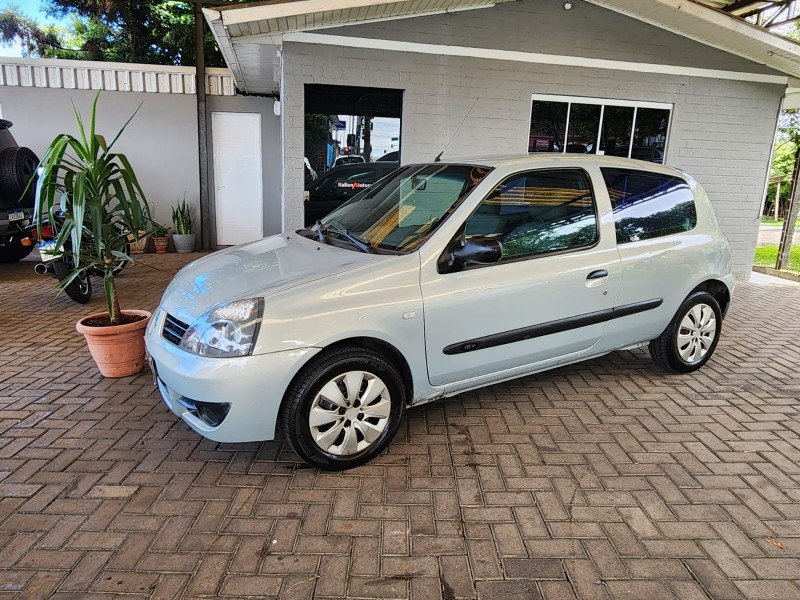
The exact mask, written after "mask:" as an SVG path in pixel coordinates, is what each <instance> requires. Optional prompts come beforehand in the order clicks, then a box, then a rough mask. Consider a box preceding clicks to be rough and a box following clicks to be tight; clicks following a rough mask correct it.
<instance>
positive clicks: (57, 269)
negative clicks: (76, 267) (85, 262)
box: [53, 259, 92, 304]
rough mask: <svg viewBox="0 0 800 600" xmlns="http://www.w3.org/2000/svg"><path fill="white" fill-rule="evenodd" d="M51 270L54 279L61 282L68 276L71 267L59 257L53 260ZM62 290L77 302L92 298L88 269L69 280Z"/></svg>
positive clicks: (84, 302) (80, 302)
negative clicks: (54, 276) (54, 275)
mask: <svg viewBox="0 0 800 600" xmlns="http://www.w3.org/2000/svg"><path fill="white" fill-rule="evenodd" d="M53 272H54V273H55V274H56V279H58V281H59V282H62V281H64V280H65V279H67V278H68V277H69V276H70V274H71V273H72V269H71V268H70V267H69V265H67V263H66V262H64V261H63V260H60V259H59V260H54V261H53ZM64 291H65V292H66V294H67V296H69V297H70V298H72V300H74V301H75V302H77V303H78V304H86V303H87V302H89V300H91V299H92V280H91V279H90V278H89V273H88V271H84V272H83V273H81V274H80V276H79V277H76V278H75V279H73V280H72V281H70V282H69V285H67V286H66V287H65V288H64Z"/></svg>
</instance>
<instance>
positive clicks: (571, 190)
mask: <svg viewBox="0 0 800 600" xmlns="http://www.w3.org/2000/svg"><path fill="white" fill-rule="evenodd" d="M466 235H467V237H472V236H475V235H481V236H490V237H494V238H496V239H498V240H499V241H500V243H501V244H502V245H503V258H502V260H501V262H502V261H504V260H508V259H515V258H519V257H522V256H530V255H536V254H544V253H547V252H557V251H563V250H570V249H573V248H581V247H585V246H590V245H592V244H594V243H595V242H596V241H597V218H596V213H595V207H594V199H593V196H592V189H591V185H590V183H589V176H588V175H587V174H586V172H585V171H583V170H580V169H559V170H553V171H532V172H530V173H525V174H524V175H515V176H514V177H512V178H511V179H507V180H506V181H505V182H503V183H501V184H499V185H498V186H497V187H496V188H495V189H494V190H492V192H491V193H490V194H489V195H488V196H487V197H486V199H485V200H484V201H483V202H482V203H481V205H480V206H479V207H478V209H477V210H476V211H475V212H474V213H473V214H472V216H471V217H470V218H469V219H468V220H467V224H466Z"/></svg>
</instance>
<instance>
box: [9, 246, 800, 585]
mask: <svg viewBox="0 0 800 600" xmlns="http://www.w3.org/2000/svg"><path fill="white" fill-rule="evenodd" d="M185 260H186V257H185V256H182V255H175V254H172V255H168V256H166V257H159V256H155V255H146V256H144V257H143V258H142V259H141V260H140V262H139V264H137V265H135V266H134V267H131V268H130V269H129V270H128V272H126V273H125V274H124V275H123V276H122V277H121V279H120V288H121V293H122V297H123V305H125V306H129V307H138V308H152V307H154V306H155V304H156V303H157V301H158V298H159V296H160V294H161V292H162V290H163V289H164V286H165V284H166V282H167V281H168V280H169V278H170V276H171V274H172V273H173V272H174V271H175V270H176V269H177V268H178V267H179V266H180V265H181V264H183V262H185ZM31 267H32V263H31V262H29V261H26V262H23V263H19V264H13V265H0V324H2V327H1V328H0V598H35V599H40V598H50V597H53V598H81V599H84V598H117V597H119V598H126V599H132V598H179V597H185V598H203V597H209V596H215V595H219V596H222V597H231V598H233V597H237V598H241V597H248V596H258V597H265V596H266V597H269V596H278V595H280V596H281V597H284V598H310V597H319V598H327V597H330V598H341V597H345V596H349V597H353V598H407V597H413V598H415V599H418V600H423V599H428V598H431V599H440V598H444V599H455V598H476V597H480V598H487V599H489V598H529V599H538V598H548V599H550V598H552V599H568V598H575V597H578V598H585V599H594V598H606V599H607V598H619V599H624V598H631V599H642V598H644V599H647V600H658V599H662V598H673V597H675V598H681V599H695V598H697V599H700V598H717V599H720V600H725V599H728V598H730V599H734V598H742V597H746V598H753V599H758V598H779V599H781V600H788V599H793V598H800V587H799V586H798V582H800V502H799V501H800V410H799V408H800V406H799V402H798V400H799V399H800V347H799V344H800V287H797V286H765V285H755V284H742V285H740V287H739V290H738V295H737V298H736V300H735V302H734V305H733V308H732V311H731V313H730V315H729V317H728V319H727V320H726V321H725V332H724V335H723V338H722V342H721V343H720V345H719V348H718V349H717V353H716V356H715V357H714V359H713V360H712V361H711V362H710V363H709V365H707V366H706V367H705V368H704V369H703V370H702V371H701V372H699V373H697V374H694V375H688V376H673V375H665V374H662V373H660V372H658V371H656V370H655V369H654V367H653V365H652V363H651V362H650V360H649V358H648V356H647V354H646V353H645V352H643V351H634V352H622V353H617V354H612V355H610V356H608V357H605V358H603V359H600V360H594V361H591V362H587V363H583V364H580V365H577V366H572V367H568V368H562V369H558V370H555V371H552V372H549V373H545V374H542V375H539V376H535V377H528V378H525V379H521V380H517V381H513V382H510V383H507V384H503V385H497V386H494V387H492V388H488V389H484V390H481V391H478V392H475V393H469V394H464V395H462V396H460V397H458V398H456V399H451V400H449V401H445V402H439V403H434V404H431V405H428V406H425V407H421V408H417V409H413V410H410V411H408V413H407V418H406V419H405V421H404V423H403V425H402V428H401V431H400V433H399V434H398V436H397V438H396V440H395V442H394V443H393V444H392V445H391V448H390V450H389V452H388V453H387V454H385V455H383V456H382V457H380V459H378V460H376V461H374V462H373V463H372V464H370V465H367V466H364V467H362V468H359V469H355V470H352V471H349V472H347V473H345V474H326V473H321V472H318V471H316V470H313V469H308V468H305V467H304V466H303V465H301V464H299V463H298V462H297V460H296V458H295V457H294V456H293V455H292V454H291V453H290V452H289V451H288V450H286V449H285V447H284V445H283V443H282V442H270V443H264V444H241V445H233V444H216V443H212V442H208V441H204V440H202V439H201V438H200V437H199V436H198V435H196V434H195V433H194V432H192V431H191V430H190V429H189V428H188V427H187V426H185V425H184V424H183V423H182V422H180V421H179V420H177V419H176V418H175V417H174V416H173V415H172V414H171V413H170V412H168V411H167V409H166V408H165V407H164V406H163V405H162V403H161V401H160V400H159V398H158V396H157V393H156V392H155V391H154V388H153V387H152V385H151V383H150V379H149V376H148V375H147V374H146V373H144V372H143V373H141V374H140V375H138V376H136V377H131V378H127V379H120V380H113V379H102V378H101V377H100V376H99V374H98V373H97V371H96V369H95V367H94V365H93V364H92V361H91V359H90V358H89V355H88V353H87V351H86V349H85V348H84V345H83V342H82V339H81V338H80V337H79V336H78V334H76V333H75V331H74V327H73V324H74V321H75V320H77V318H78V317H79V316H82V315H84V314H87V313H88V312H89V311H91V310H92V309H97V310H100V309H101V308H102V302H101V300H100V294H99V293H97V294H96V299H95V300H94V301H93V302H92V304H91V305H89V306H78V305H75V304H73V303H71V302H70V301H69V300H67V299H61V300H58V301H56V302H55V304H54V305H52V306H50V305H49V303H50V300H51V292H52V286H53V282H54V280H52V279H49V278H42V277H39V276H36V275H34V274H33V272H32V269H31ZM98 292H99V291H98Z"/></svg>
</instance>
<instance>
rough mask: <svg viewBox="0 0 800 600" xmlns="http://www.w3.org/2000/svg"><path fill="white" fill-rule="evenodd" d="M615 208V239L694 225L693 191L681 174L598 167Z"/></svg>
mask: <svg viewBox="0 0 800 600" xmlns="http://www.w3.org/2000/svg"><path fill="white" fill-rule="evenodd" d="M601 170H602V172H603V179H604V180H605V182H606V187H607V188H608V195H609V197H610V198H611V206H612V207H613V209H614V221H615V225H616V230H617V243H618V244H627V243H629V242H638V241H640V240H647V239H651V238H657V237H662V236H665V235H672V234H675V233H682V232H684V231H690V230H692V229H694V228H695V227H696V226H697V211H696V209H695V205H694V194H693V193H692V190H691V188H690V187H689V185H688V184H687V183H686V182H685V181H684V180H683V179H681V178H680V177H674V176H672V175H662V174H660V173H647V172H644V171H632V170H628V169H601Z"/></svg>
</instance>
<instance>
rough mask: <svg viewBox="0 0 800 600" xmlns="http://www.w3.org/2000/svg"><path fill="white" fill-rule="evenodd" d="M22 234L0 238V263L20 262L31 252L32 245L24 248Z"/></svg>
mask: <svg viewBox="0 0 800 600" xmlns="http://www.w3.org/2000/svg"><path fill="white" fill-rule="evenodd" d="M22 237H23V236H22V234H17V235H12V236H7V237H5V238H0V263H9V262H16V261H18V260H22V259H23V258H25V257H26V256H28V254H30V253H31V251H32V250H33V246H34V244H31V245H29V246H24V245H23V244H22Z"/></svg>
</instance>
